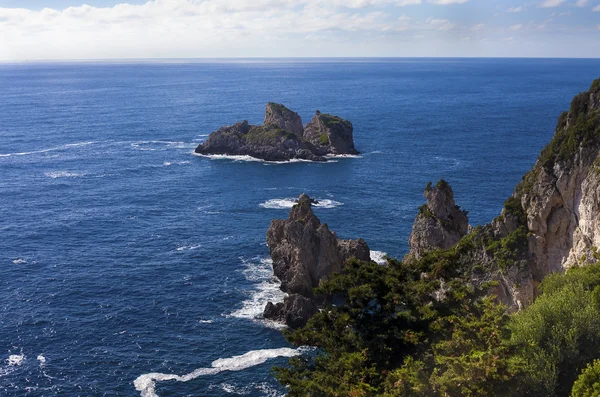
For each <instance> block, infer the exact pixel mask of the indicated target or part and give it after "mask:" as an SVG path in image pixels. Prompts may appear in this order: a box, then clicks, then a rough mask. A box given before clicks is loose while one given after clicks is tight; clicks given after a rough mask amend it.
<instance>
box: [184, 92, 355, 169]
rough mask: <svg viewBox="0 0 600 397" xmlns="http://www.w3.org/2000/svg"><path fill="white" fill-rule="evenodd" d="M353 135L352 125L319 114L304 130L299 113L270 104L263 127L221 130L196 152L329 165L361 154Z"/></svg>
mask: <svg viewBox="0 0 600 397" xmlns="http://www.w3.org/2000/svg"><path fill="white" fill-rule="evenodd" d="M352 131H353V129H352V124H351V123H350V122H349V121H347V120H343V119H341V118H339V117H337V116H331V115H326V114H321V113H320V112H319V111H317V114H316V115H315V117H313V120H312V121H311V122H310V123H308V124H307V125H306V127H303V126H302V119H301V118H300V116H299V115H298V113H296V112H293V111H291V110H290V109H288V108H286V107H285V106H283V105H280V104H276V103H268V104H267V107H266V111H265V119H264V123H263V125H261V126H256V125H250V124H248V122H247V121H243V122H241V123H237V124H234V125H232V126H227V127H221V128H220V129H218V130H217V131H215V132H213V133H211V134H210V136H209V137H208V139H207V140H206V141H205V142H204V143H202V144H200V145H198V147H197V148H196V150H195V152H196V153H197V154H201V155H214V154H224V155H238V156H252V157H256V158H259V159H263V160H267V161H287V160H291V159H302V160H311V161H327V157H326V156H327V155H329V154H333V155H339V154H358V152H357V151H356V149H355V148H354V141H353V134H352Z"/></svg>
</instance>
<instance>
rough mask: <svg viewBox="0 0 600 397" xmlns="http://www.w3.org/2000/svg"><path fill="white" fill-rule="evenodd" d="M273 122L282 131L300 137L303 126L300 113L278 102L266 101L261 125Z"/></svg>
mask: <svg viewBox="0 0 600 397" xmlns="http://www.w3.org/2000/svg"><path fill="white" fill-rule="evenodd" d="M267 124H273V125H276V126H277V127H279V128H281V129H282V130H284V131H287V132H291V133H292V134H295V135H297V136H299V137H302V133H303V132H304V126H303V125H302V118H301V117H300V115H299V114H298V113H296V112H294V111H291V110H290V109H288V108H286V107H285V106H283V105H280V104H278V103H273V102H269V103H267V109H266V111H265V121H264V122H263V125H267Z"/></svg>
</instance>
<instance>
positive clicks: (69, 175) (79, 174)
mask: <svg viewBox="0 0 600 397" xmlns="http://www.w3.org/2000/svg"><path fill="white" fill-rule="evenodd" d="M44 175H46V176H47V177H49V178H52V179H56V178H81V177H83V176H86V175H87V173H86V172H70V171H52V172H45V173H44Z"/></svg>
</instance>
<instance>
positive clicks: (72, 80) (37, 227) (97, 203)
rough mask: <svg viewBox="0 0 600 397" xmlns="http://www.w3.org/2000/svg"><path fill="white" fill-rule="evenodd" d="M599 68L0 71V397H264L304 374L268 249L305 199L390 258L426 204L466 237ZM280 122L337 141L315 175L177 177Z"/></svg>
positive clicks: (248, 63) (268, 66)
mask: <svg viewBox="0 0 600 397" xmlns="http://www.w3.org/2000/svg"><path fill="white" fill-rule="evenodd" d="M598 77H600V60H558V59H545V60H542V59H526V60H525V59H341V60H340V59H304V60H273V59H271V60H269V59H266V60H261V59H253V60H203V61H168V62H149V61H148V62H103V63H94V62H87V63H27V64H0V92H1V95H0V282H1V286H0V307H1V311H0V395H2V396H55V395H56V396H58V395H60V396H160V397H165V396H232V395H247V396H280V395H282V394H283V393H284V390H283V389H282V388H281V387H280V386H279V385H278V384H277V382H276V381H275V380H274V379H273V377H272V374H271V372H270V371H271V368H272V366H274V365H281V364H285V362H286V356H290V355H293V354H299V353H301V351H298V350H295V349H294V348H293V347H292V346H290V345H288V344H287V342H286V341H285V339H284V338H283V337H282V335H281V334H280V329H279V328H278V326H277V325H276V324H273V323H268V322H265V321H263V320H262V319H261V318H260V317H261V313H262V309H263V307H264V305H265V303H266V302H267V301H268V300H269V299H275V300H279V299H282V293H281V292H280V291H279V290H278V284H277V280H275V279H273V277H272V269H271V265H270V262H269V260H268V257H269V255H268V248H267V247H266V245H265V233H266V231H267V228H268V227H269V223H270V221H271V220H272V219H276V218H285V217H287V214H288V211H289V208H290V206H291V205H292V204H293V200H294V198H296V197H298V196H299V195H300V194H301V193H303V192H306V193H308V194H309V195H310V196H312V197H314V198H316V199H318V200H319V201H320V205H319V207H316V208H315V213H316V214H317V216H319V217H320V218H321V220H322V222H325V223H327V224H329V226H330V228H331V229H332V230H335V231H336V232H337V233H338V235H339V236H340V237H342V238H357V237H362V238H364V239H365V240H366V241H367V242H368V244H369V246H370V247H371V249H372V250H374V251H377V252H375V255H379V256H381V255H383V254H384V253H387V254H388V255H390V256H393V257H401V256H402V255H403V254H405V253H406V252H407V240H408V236H409V234H410V231H411V226H412V222H413V220H414V217H415V214H416V212H417V208H418V206H419V205H421V204H422V203H423V202H424V198H423V189H424V187H425V185H426V184H427V182H429V181H433V182H435V181H437V180H438V179H440V178H444V179H446V180H447V181H449V182H450V184H451V185H452V187H453V188H454V191H455V198H456V202H457V204H459V205H460V206H462V208H464V209H466V210H468V211H469V220H470V223H471V224H473V225H477V224H483V223H487V222H489V221H490V220H492V219H493V218H494V217H495V216H497V215H498V214H499V212H500V209H501V207H502V204H503V201H504V200H505V199H506V198H507V197H508V196H509V195H510V194H511V193H512V190H513V188H514V186H515V185H516V184H517V183H518V182H519V181H520V179H521V177H522V175H523V174H524V173H525V172H526V171H527V170H528V169H529V168H530V167H531V166H532V165H533V164H534V162H535V159H536V157H537V156H538V154H539V152H540V150H541V149H542V147H543V146H544V145H545V144H546V143H547V142H549V140H550V139H551V137H552V135H553V132H554V127H555V125H556V121H557V117H558V116H559V115H560V113H561V112H562V111H564V110H566V109H568V106H569V103H570V100H571V98H572V97H573V96H574V95H575V94H577V93H578V92H581V91H584V90H587V89H588V88H589V86H590V84H591V82H592V80H593V79H595V78H598ZM269 101H274V102H280V103H283V104H285V105H287V106H288V107H290V108H291V109H293V110H295V111H297V112H299V113H300V115H301V116H302V118H303V121H304V122H307V121H309V120H310V118H311V117H312V115H313V114H314V112H315V110H316V109H319V110H321V111H323V112H328V113H333V114H336V115H339V116H341V117H344V118H346V119H349V120H350V121H351V122H352V123H353V125H354V139H355V142H356V147H357V148H358V150H359V151H361V153H362V154H361V155H360V156H358V157H356V158H344V159H336V161H332V162H330V163H326V164H317V163H306V162H297V163H289V164H269V163H265V162H259V161H242V160H231V159H224V158H220V159H216V158H212V159H211V158H204V157H197V156H194V155H193V154H192V153H193V150H194V148H195V147H196V145H198V144H199V143H200V142H202V141H204V140H205V139H206V137H207V136H208V134H209V133H210V132H212V131H214V130H216V129H217V128H219V127H220V126H222V125H228V124H232V123H234V122H237V121H241V120H244V119H247V120H248V121H249V122H251V123H255V124H260V123H261V122H262V119H263V115H264V107H265V104H266V103H267V102H269Z"/></svg>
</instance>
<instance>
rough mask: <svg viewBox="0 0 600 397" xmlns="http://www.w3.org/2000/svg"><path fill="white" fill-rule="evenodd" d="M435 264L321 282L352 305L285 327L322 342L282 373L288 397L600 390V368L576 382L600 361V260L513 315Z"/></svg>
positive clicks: (355, 264)
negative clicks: (294, 327)
mask: <svg viewBox="0 0 600 397" xmlns="http://www.w3.org/2000/svg"><path fill="white" fill-rule="evenodd" d="M448 258H451V255H450V254H446V256H441V257H438V259H439V260H441V261H442V262H443V261H444V260H445V259H448ZM433 262H435V264H436V265H437V266H438V267H430V265H431V264H432V263H433ZM433 262H432V260H431V258H429V260H424V261H419V262H413V263H412V264H406V263H402V262H399V261H396V260H391V259H390V260H388V263H387V265H386V266H381V265H377V264H375V263H371V262H360V261H351V262H349V263H348V264H347V267H346V271H345V272H344V274H339V275H336V276H335V277H333V278H331V279H330V280H329V281H327V282H325V283H323V285H322V286H321V287H319V288H318V290H317V292H318V293H320V294H327V295H331V296H335V297H337V299H343V300H344V302H345V303H344V304H342V305H338V306H330V307H328V308H327V309H325V310H323V311H321V312H320V313H318V314H316V315H315V316H314V317H313V318H312V319H311V320H310V321H309V322H308V324H307V325H306V326H305V327H304V328H301V329H299V330H296V331H287V332H286V336H287V338H288V339H289V340H290V341H291V342H292V343H294V344H296V345H310V346H315V347H316V351H315V352H314V353H313V354H311V355H307V356H302V357H295V358H293V359H291V360H290V362H289V366H286V367H279V368H276V369H275V372H276V376H277V378H278V379H279V381H280V382H281V383H282V384H284V385H286V386H287V387H288V394H289V396H292V397H293V396H411V397H412V396H414V397H417V396H418V397H425V396H440V397H442V396H473V397H474V396H540V397H547V396H557V397H560V396H565V397H567V396H569V395H570V393H571V389H572V388H573V396H584V395H585V396H588V395H589V396H597V395H599V394H589V393H592V392H590V391H589V390H593V389H594V388H596V389H598V388H599V387H600V385H597V384H596V381H597V379H598V377H599V376H600V375H598V373H600V370H599V367H600V365H598V364H596V365H595V366H592V367H590V368H588V369H587V370H586V371H585V372H584V374H583V375H582V376H581V377H580V379H579V380H578V381H577V383H576V384H575V387H574V386H573V385H574V382H575V380H576V379H577V377H578V376H579V375H580V374H581V371H582V370H583V369H585V368H586V366H587V365H588V364H591V363H593V362H594V360H595V359H599V358H600V265H592V266H588V267H582V268H573V269H571V270H570V271H568V272H567V273H566V274H564V275H560V274H555V275H552V276H550V277H548V278H547V279H546V280H545V281H544V282H543V283H542V285H541V291H542V293H541V296H540V297H539V298H538V299H537V300H536V302H535V303H534V304H533V305H531V306H530V307H528V308H527V309H525V310H523V311H521V312H520V313H518V314H514V315H510V314H508V313H507V312H506V309H505V308H504V307H503V306H501V305H498V304H496V303H495V301H494V299H493V297H492V296H489V295H487V294H486V293H487V291H486V289H485V288H480V289H474V288H473V287H471V286H470V285H469V283H467V280H465V279H463V278H461V277H460V275H458V274H457V273H456V272H453V271H452V266H451V265H448V264H446V266H442V267H444V268H445V270H444V271H442V272H440V263H439V261H433ZM490 286H491V285H490ZM486 287H489V286H486ZM586 393H588V394H586Z"/></svg>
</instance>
